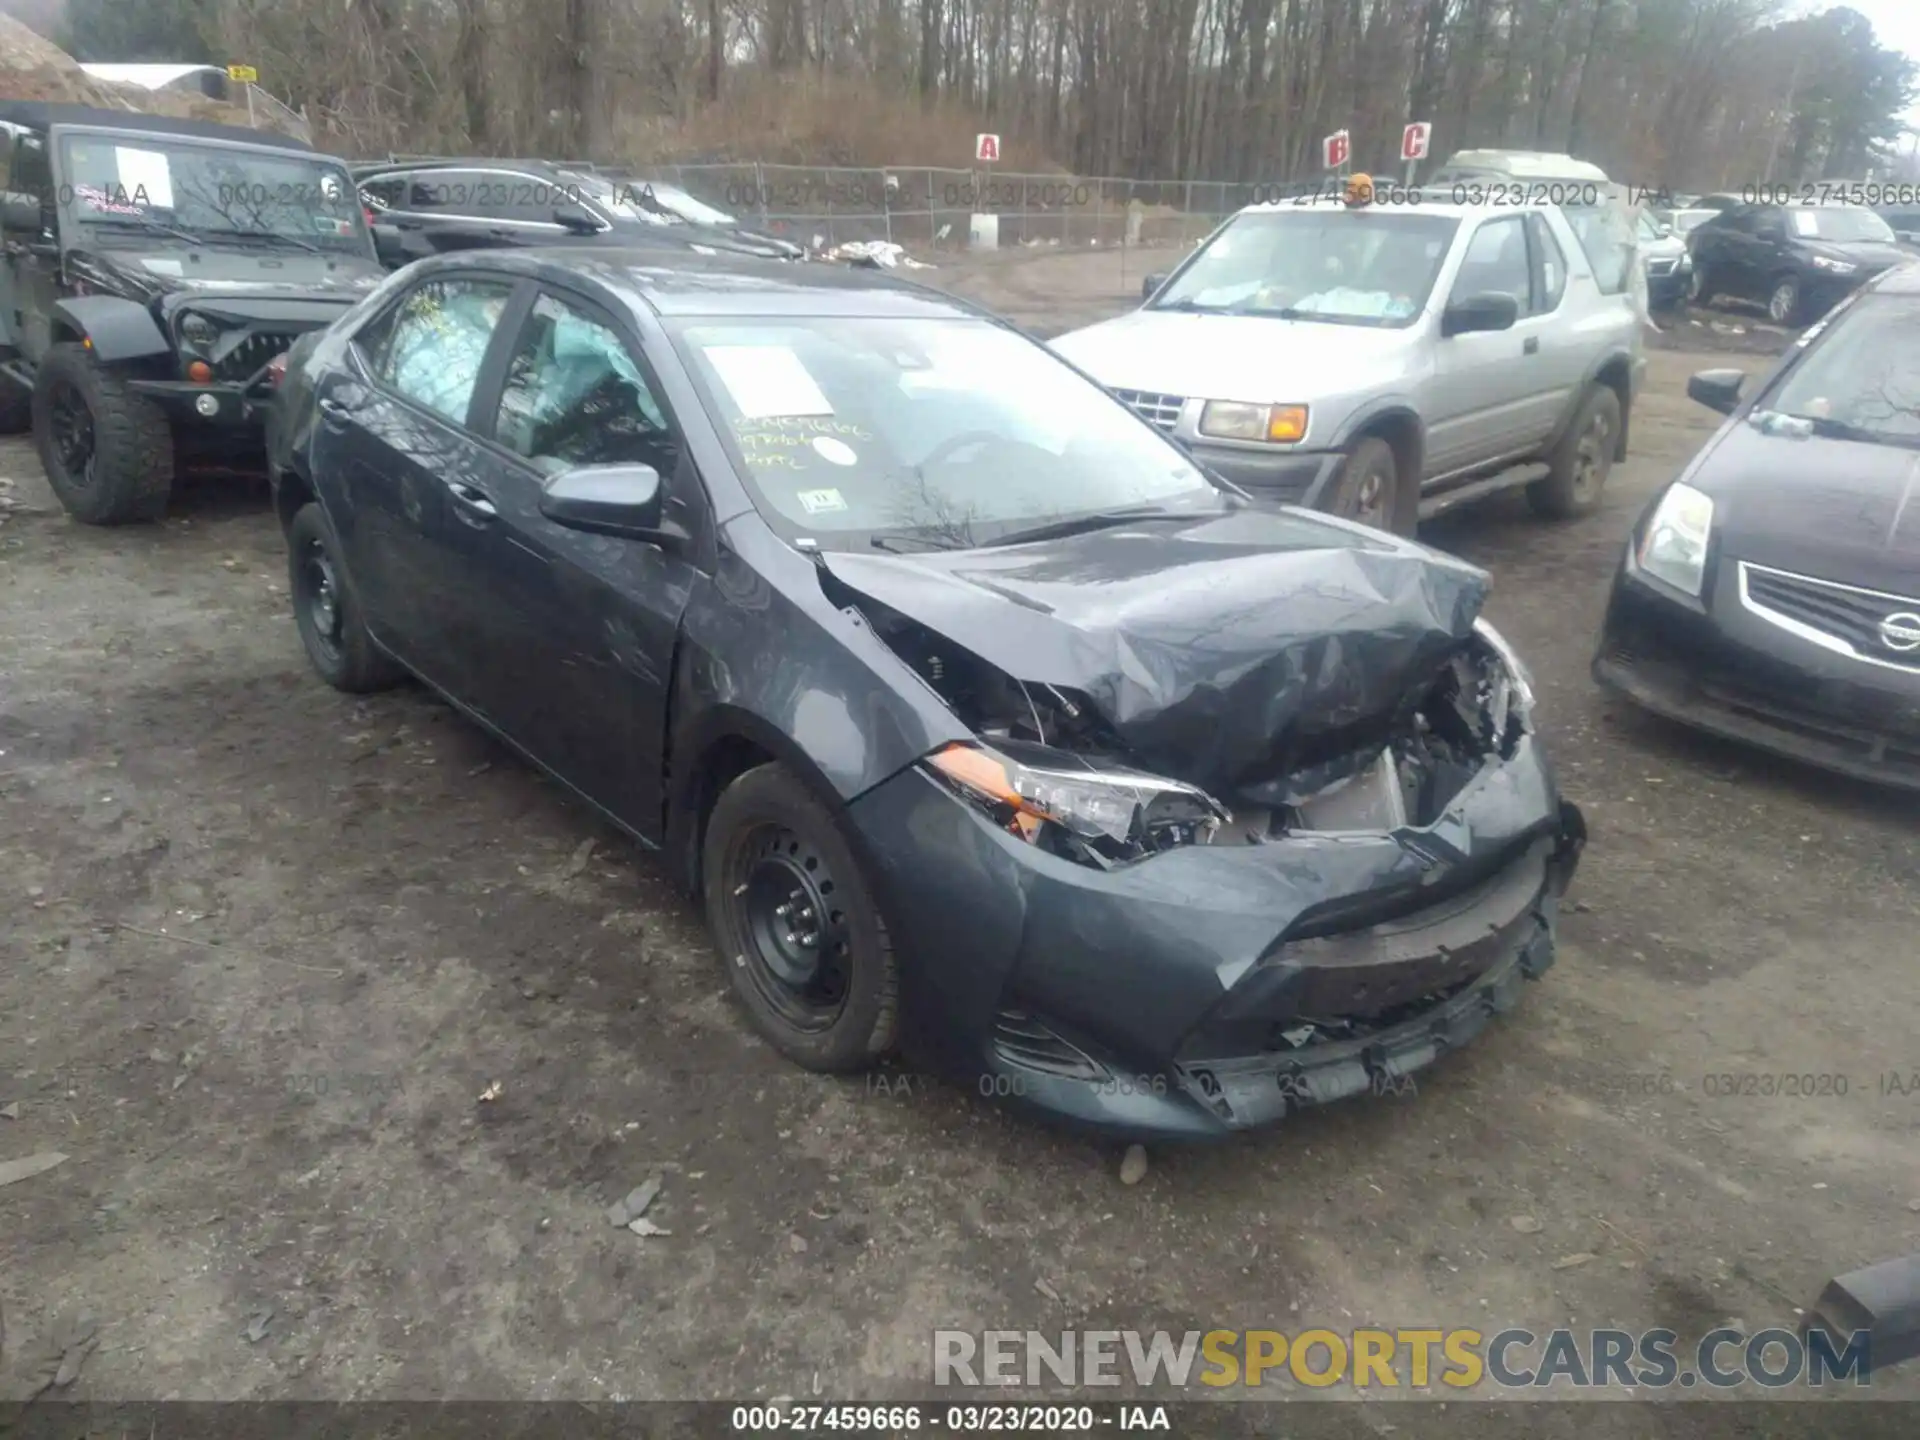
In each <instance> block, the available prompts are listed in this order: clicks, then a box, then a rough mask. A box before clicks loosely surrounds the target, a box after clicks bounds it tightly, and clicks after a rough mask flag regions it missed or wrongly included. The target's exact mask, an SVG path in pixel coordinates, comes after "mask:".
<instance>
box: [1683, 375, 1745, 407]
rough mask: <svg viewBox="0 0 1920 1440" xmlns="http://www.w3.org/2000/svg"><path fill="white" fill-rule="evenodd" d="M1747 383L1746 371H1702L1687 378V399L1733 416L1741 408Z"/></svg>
mask: <svg viewBox="0 0 1920 1440" xmlns="http://www.w3.org/2000/svg"><path fill="white" fill-rule="evenodd" d="M1746 383H1747V372H1746V371H1744V370H1701V371H1698V372H1696V373H1695V374H1693V375H1690V376H1688V377H1687V398H1688V399H1689V400H1693V401H1697V402H1698V403H1700V404H1702V405H1704V406H1706V407H1707V408H1708V409H1709V410H1718V411H1719V412H1720V413H1721V414H1722V415H1731V414H1732V413H1733V412H1734V411H1735V410H1736V409H1738V408H1739V406H1740V391H1741V389H1742V388H1743V387H1744V386H1745V385H1746Z"/></svg>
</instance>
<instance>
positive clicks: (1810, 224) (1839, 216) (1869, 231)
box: [1788, 205, 1894, 245]
mask: <svg viewBox="0 0 1920 1440" xmlns="http://www.w3.org/2000/svg"><path fill="white" fill-rule="evenodd" d="M1788 213H1789V214H1790V215H1791V216H1792V217H1793V222H1792V223H1793V233H1794V234H1795V235H1797V236H1799V237H1800V238H1801V239H1802V240H1834V241H1838V242H1839V243H1840V244H1842V245H1845V244H1849V243H1852V242H1856V241H1865V240H1879V241H1884V242H1885V243H1887V244H1889V245H1891V244H1892V243H1893V240H1894V235H1893V227H1892V226H1890V225H1888V224H1887V222H1886V221H1884V220H1882V219H1881V218H1880V217H1879V216H1878V215H1876V214H1874V213H1873V211H1871V210H1862V209H1859V208H1857V207H1855V206H1852V205H1826V206H1818V207H1815V206H1808V207H1806V208H1805V209H1800V210H1792V211H1789V212H1788Z"/></svg>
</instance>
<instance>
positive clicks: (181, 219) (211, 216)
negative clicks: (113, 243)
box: [60, 133, 371, 254]
mask: <svg viewBox="0 0 1920 1440" xmlns="http://www.w3.org/2000/svg"><path fill="white" fill-rule="evenodd" d="M61 165H62V169H63V174H62V177H61V178H62V181H63V183H62V185H61V187H60V200H61V203H62V205H65V204H67V203H68V201H69V197H70V198H71V204H72V211H73V215H74V217H75V218H76V219H77V220H79V221H80V222H81V223H82V224H83V225H85V226H86V227H87V233H88V235H89V237H90V238H94V239H109V238H112V239H126V240H128V241H129V242H133V241H138V242H139V243H143V244H149V245H150V244H151V243H152V236H153V235H154V234H155V233H156V232H174V233H175V234H177V235H178V236H179V237H180V238H183V239H185V240H187V241H190V242H193V243H199V244H231V245H235V246H254V245H258V246H265V247H272V248H279V249H295V250H317V251H331V252H342V251H355V252H358V253H361V254H366V253H369V251H370V248H371V242H370V241H369V240H368V238H367V231H366V225H365V222H364V221H363V220H362V218H361V212H360V200H359V192H358V190H357V189H356V188H355V186H354V183H353V180H352V178H351V177H350V176H349V175H348V174H347V172H346V169H345V168H344V167H343V166H342V165H340V163H339V162H338V161H335V160H332V159H329V158H328V157H326V156H322V155H311V156H309V155H301V154H294V153H286V152H268V151H259V150H249V149H245V148H242V147H236V146H225V145H210V144H200V143H198V142H195V141H191V140H183V139H181V138H180V137H178V136H175V135H167V134H160V133H151V134H149V133H138V134H125V135H91V134H73V135H68V136H67V137H66V138H65V139H64V140H63V141H62V142H61Z"/></svg>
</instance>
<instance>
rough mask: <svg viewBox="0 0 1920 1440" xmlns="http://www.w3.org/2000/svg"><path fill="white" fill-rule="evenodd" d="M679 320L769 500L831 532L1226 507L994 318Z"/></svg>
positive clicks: (932, 538) (955, 538) (789, 527)
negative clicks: (1135, 509)
mask: <svg viewBox="0 0 1920 1440" xmlns="http://www.w3.org/2000/svg"><path fill="white" fill-rule="evenodd" d="M672 333H673V336H674V342H675V344H676V346H677V348H678V349H679V350H680V353H681V355H682V356H683V358H684V359H685V360H686V362H687V364H688V366H689V368H690V369H691V370H692V371H693V374H694V377H695V380H696V383H697V384H698V385H699V386H700V388H701V389H702V390H703V391H704V392H705V393H706V395H707V397H708V406H709V410H710V413H712V415H713V417H714V419H715V421H716V422H717V423H718V425H719V426H720V428H721V430H722V432H723V433H724V434H725V435H726V436H727V437H728V439H729V442H730V445H729V448H730V449H731V451H732V452H733V459H734V463H735V466H736V468H738V469H739V471H740V472H741V474H742V476H743V477H744V478H745V479H746V481H747V484H748V487H749V489H750V490H751V491H752V493H753V496H754V501H755V504H756V507H757V508H758V509H759V510H760V513H761V514H762V515H763V516H765V517H766V518H767V519H768V520H769V522H770V523H772V524H774V525H775V527H776V528H779V529H784V530H785V531H786V532H787V533H789V534H798V535H804V536H810V537H815V538H817V540H818V542H819V543H820V544H822V545H828V546H839V547H845V548H865V547H866V546H868V545H869V544H878V545H879V546H880V547H881V548H891V547H892V546H893V545H894V544H895V543H899V544H901V545H902V546H905V545H907V544H919V545H925V546H930V547H938V548H964V547H968V546H972V545H977V544H990V543H992V542H993V541H994V540H996V539H997V538H999V537H1000V536H1002V535H1006V534H1010V533H1013V532H1015V531H1018V530H1022V529H1026V528H1030V527H1032V526H1035V525H1044V524H1048V523H1051V522H1053V521H1055V520H1059V519H1063V518H1074V517H1079V516H1085V515H1093V514H1099V513H1104V512H1106V511H1109V510H1113V509H1121V508H1124V509H1131V508H1133V507H1147V508H1149V509H1153V510H1172V511H1175V512H1180V513H1187V512H1193V511H1211V510H1216V509H1218V508H1220V506H1221V503H1222V502H1221V499H1220V496H1219V494H1218V492H1217V491H1216V490H1215V489H1214V488H1213V487H1212V486H1211V485H1210V484H1209V483H1208V482H1207V480H1206V478H1205V477H1204V476H1203V475H1201V473H1200V472H1199V471H1198V470H1197V469H1195V468H1194V466H1193V464H1192V463H1191V462H1190V461H1189V460H1188V459H1187V457H1186V456H1185V455H1184V454H1183V453H1182V452H1181V451H1180V450H1179V449H1178V448H1177V447H1176V446H1174V445H1173V444H1172V443H1171V442H1170V441H1168V440H1166V439H1164V438H1163V437H1162V436H1160V435H1159V434H1158V433H1156V432H1155V431H1154V430H1153V429H1152V427H1151V426H1149V425H1146V424H1145V423H1143V422H1142V421H1140V420H1139V419H1138V418H1137V417H1136V416H1134V414H1133V413H1132V412H1131V411H1129V410H1128V409H1126V407H1125V406H1123V405H1121V404H1120V403H1119V402H1118V401H1117V400H1115V399H1113V398H1112V396H1110V395H1108V394H1107V393H1106V392H1105V391H1104V390H1102V389H1101V388H1100V387H1098V386H1097V385H1094V384H1093V383H1091V382H1090V381H1088V380H1086V379H1085V378H1083V377H1082V376H1081V375H1080V374H1079V373H1078V372H1076V371H1075V370H1073V369H1072V368H1071V367H1069V366H1068V365H1066V364H1064V363H1063V362H1062V361H1060V360H1059V359H1057V358H1055V357H1054V356H1053V355H1052V354H1051V353H1050V352H1049V351H1047V350H1045V349H1043V348H1041V347H1040V346H1038V345H1036V344H1034V343H1033V342H1032V341H1030V340H1027V339H1025V338H1024V337H1022V336H1019V335H1016V334H1014V333H1012V332H1010V331H1007V330H1005V329H1002V328H1001V327H999V326H997V325H993V324H989V323H987V322H985V321H978V320H947V319H940V320H934V319H881V318H864V317H863V318H858V319H828V318H811V317H809V318H793V319H754V320H739V321H724V320H691V319H690V320H686V321H682V322H677V323H676V324H675V325H674V327H673V332H672Z"/></svg>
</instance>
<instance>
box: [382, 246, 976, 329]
mask: <svg viewBox="0 0 1920 1440" xmlns="http://www.w3.org/2000/svg"><path fill="white" fill-rule="evenodd" d="M476 265H477V266H480V267H482V268H485V269H487V270H491V271H495V272H498V273H503V274H512V275H527V276H530V277H532V278H535V279H549V280H554V281H559V282H562V283H564V282H565V281H567V280H569V279H575V280H582V279H583V280H586V281H589V282H592V283H595V284H597V285H599V286H600V287H602V288H604V289H606V290H609V291H611V292H613V293H614V294H615V295H617V296H619V297H620V298H621V299H623V300H625V301H626V302H627V303H629V304H630V305H635V306H641V307H644V308H646V309H648V310H651V311H652V312H653V313H654V314H656V315H661V316H667V317H680V316H728V315H734V316H781V315H791V316H803V315H810V316H816V317H822V318H826V317H837V318H861V317H872V318H885V317H891V318H895V319H925V320H960V319H967V320H992V321H995V322H996V323H999V322H998V320H997V317H995V316H993V315H991V314H989V313H988V312H987V311H985V310H982V309H980V308H979V307H977V306H975V305H972V304H970V303H969V302H967V301H965V300H962V299H960V298H959V297H958V296H955V295H948V294H946V293H945V292H943V291H940V290H935V289H933V288H932V287H930V286H926V285H921V284H918V283H916V282H914V281H911V280H907V279H904V278H902V277H899V276H895V275H891V274H888V273H887V272H886V271H883V270H868V269H864V268H857V267H854V266H843V265H832V264H821V265H795V264H793V263H792V262H791V261H785V260H770V259H767V260H763V259H757V258H753V257H749V256H732V255H711V256H708V255H698V254H694V253H692V252H686V253H682V252H679V251H669V250H661V249H657V248H648V247H646V246H639V245H631V246H628V245H604V244H601V245H590V246H589V245H579V246H575V245H542V246H539V247H536V248H530V249H520V250H484V251H474V250H464V251H459V252H455V253H451V254H447V255H442V256H439V257H436V258H434V259H431V260H424V261H421V262H419V266H418V271H419V273H422V274H425V273H427V272H428V271H429V270H434V271H437V270H452V269H462V268H473V267H475V266H476Z"/></svg>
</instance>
